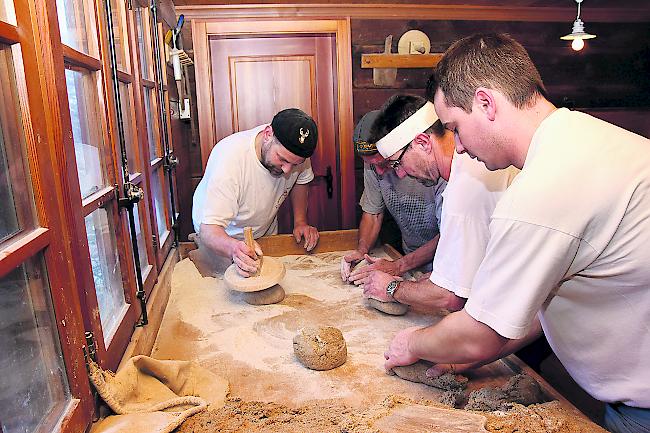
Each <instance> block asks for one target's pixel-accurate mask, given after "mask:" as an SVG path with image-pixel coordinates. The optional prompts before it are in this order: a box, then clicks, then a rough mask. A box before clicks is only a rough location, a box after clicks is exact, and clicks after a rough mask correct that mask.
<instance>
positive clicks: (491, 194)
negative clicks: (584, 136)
mask: <svg viewBox="0 0 650 433" xmlns="http://www.w3.org/2000/svg"><path fill="white" fill-rule="evenodd" d="M517 173H519V170H518V169H517V168H515V167H509V168H506V169H503V170H496V171H490V170H488V169H487V168H486V167H485V165H484V164H483V163H482V162H480V161H477V160H475V159H472V158H471V157H470V156H469V155H467V154H466V153H462V154H458V153H454V157H453V159H452V161H451V172H450V174H449V181H448V182H447V187H446V188H445V191H444V192H443V193H442V217H441V224H440V240H439V242H438V248H437V249H436V255H435V256H434V258H433V269H432V271H431V276H430V277H429V279H430V280H431V282H432V283H434V284H436V285H437V286H440V287H444V288H445V289H447V290H449V291H451V292H454V293H455V294H456V295H457V296H460V297H463V298H468V297H469V294H470V290H471V287H472V281H473V280H474V275H476V271H477V270H478V268H479V266H480V264H481V261H482V260H483V257H484V256H485V248H486V247H487V243H488V240H489V239H490V228H489V226H490V217H491V216H492V212H493V211H494V208H495V206H496V205H497V202H498V201H499V199H500V198H501V196H502V195H503V193H504V192H505V190H506V188H508V186H509V185H510V183H511V182H512V180H513V179H514V178H515V176H516V175H517Z"/></svg>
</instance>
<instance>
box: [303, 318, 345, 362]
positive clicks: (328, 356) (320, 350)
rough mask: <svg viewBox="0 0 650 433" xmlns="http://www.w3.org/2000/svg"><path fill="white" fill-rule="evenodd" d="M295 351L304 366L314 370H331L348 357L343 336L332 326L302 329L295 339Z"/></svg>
mask: <svg viewBox="0 0 650 433" xmlns="http://www.w3.org/2000/svg"><path fill="white" fill-rule="evenodd" d="M293 351H294V353H295V354H296V357H297V358H298V360H299V361H300V362H301V363H302V365H304V366H305V367H307V368H311V369H312V370H331V369H333V368H336V367H339V366H341V365H343V364H344V363H345V360H346V359H347V357H348V349H347V346H346V344H345V340H344V339H343V334H341V331H339V330H338V329H336V328H332V327H331V326H323V327H318V328H316V327H306V328H302V329H301V330H299V331H298V334H296V336H295V337H293Z"/></svg>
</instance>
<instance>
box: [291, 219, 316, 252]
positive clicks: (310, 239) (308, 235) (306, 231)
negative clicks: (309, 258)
mask: <svg viewBox="0 0 650 433" xmlns="http://www.w3.org/2000/svg"><path fill="white" fill-rule="evenodd" d="M318 236H319V235H318V230H317V229H316V227H313V226H310V225H308V224H298V225H296V226H295V227H294V228H293V237H294V239H296V243H297V244H299V243H300V240H301V239H303V238H304V239H305V244H304V245H303V247H304V248H305V250H307V251H311V250H313V249H314V247H315V246H316V244H317V243H318Z"/></svg>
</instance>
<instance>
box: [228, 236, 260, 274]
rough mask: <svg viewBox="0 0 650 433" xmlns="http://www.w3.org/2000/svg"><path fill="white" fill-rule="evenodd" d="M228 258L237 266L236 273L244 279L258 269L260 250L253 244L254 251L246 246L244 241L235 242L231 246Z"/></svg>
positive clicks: (257, 245) (256, 244)
mask: <svg viewBox="0 0 650 433" xmlns="http://www.w3.org/2000/svg"><path fill="white" fill-rule="evenodd" d="M230 256H231V257H232V261H233V263H234V264H235V265H237V273H238V274H239V275H241V276H242V277H244V278H248V277H250V276H251V275H253V274H255V273H256V272H257V271H258V269H259V267H260V263H261V261H260V259H259V257H261V256H262V248H261V247H260V246H259V244H258V243H257V242H255V250H252V249H251V248H249V247H248V245H246V242H244V241H237V242H235V243H234V244H233V248H232V250H231V253H230Z"/></svg>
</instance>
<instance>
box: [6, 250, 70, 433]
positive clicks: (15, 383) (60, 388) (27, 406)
mask: <svg viewBox="0 0 650 433" xmlns="http://www.w3.org/2000/svg"><path fill="white" fill-rule="evenodd" d="M52 311H53V309H52V302H51V298H50V287H49V284H48V277H47V272H46V270H45V266H44V265H43V261H42V260H41V258H40V256H39V258H38V259H31V260H29V261H28V262H26V263H24V264H23V265H21V266H20V267H18V268H16V269H15V270H14V271H13V272H11V273H10V274H9V275H7V276H5V277H4V278H2V279H0V347H1V348H2V349H1V350H0V378H1V380H0V427H1V428H0V431H3V432H4V433H18V432H20V433H26V432H34V431H36V429H37V427H38V426H39V424H41V422H42V421H43V420H44V419H45V418H46V417H47V416H48V415H50V414H51V412H52V411H53V410H54V409H55V407H56V406H58V407H59V408H60V407H61V406H62V404H63V403H65V402H67V401H68V400H70V392H69V390H68V383H67V380H66V374H65V367H64V364H63V357H62V355H61V348H60V346H59V340H58V332H57V330H56V326H55V323H56V321H55V319H54V315H53V313H52Z"/></svg>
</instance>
